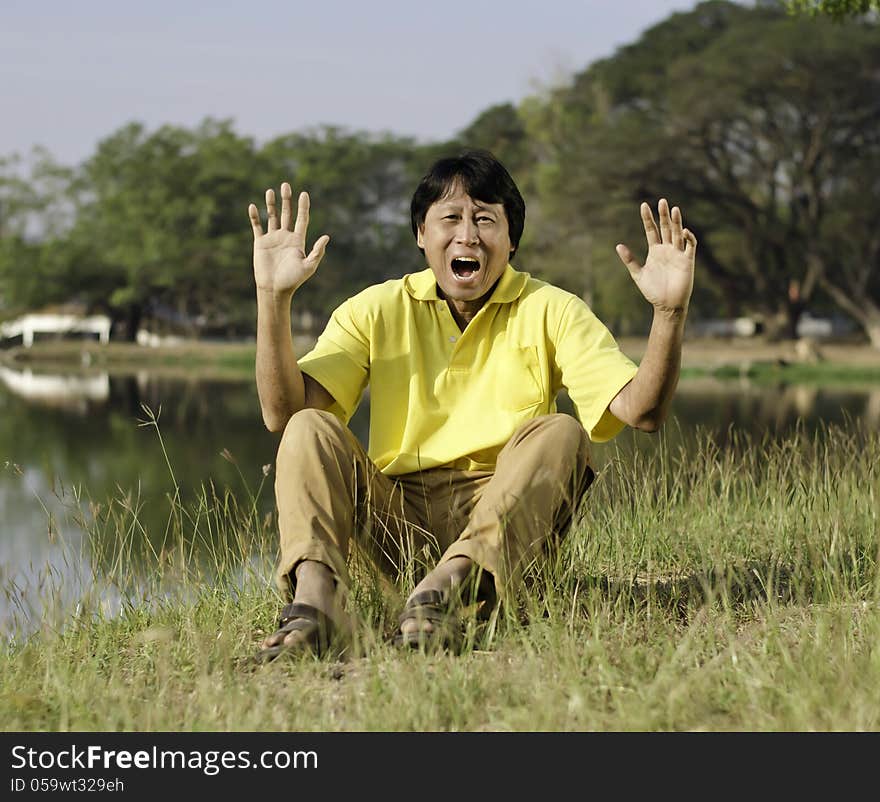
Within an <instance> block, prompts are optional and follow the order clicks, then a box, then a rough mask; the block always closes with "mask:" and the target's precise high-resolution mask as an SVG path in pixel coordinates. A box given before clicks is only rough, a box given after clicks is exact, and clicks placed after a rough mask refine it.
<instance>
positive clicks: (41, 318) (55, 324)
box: [0, 312, 111, 348]
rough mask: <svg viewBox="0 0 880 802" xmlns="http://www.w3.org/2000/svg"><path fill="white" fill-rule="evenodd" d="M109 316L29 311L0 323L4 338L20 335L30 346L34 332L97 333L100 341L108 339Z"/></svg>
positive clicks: (23, 343)
mask: <svg viewBox="0 0 880 802" xmlns="http://www.w3.org/2000/svg"><path fill="white" fill-rule="evenodd" d="M110 325H111V324H110V318H109V317H107V315H89V316H84V315H77V314H75V313H70V312H29V313H27V314H26V315H22V316H21V317H19V318H16V319H15V320H9V321H7V322H6V323H0V335H2V336H3V337H4V338H7V339H11V338H13V337H21V342H22V345H24V347H25V348H30V347H31V346H32V345H33V344H34V335H35V334H97V335H98V339H99V340H100V341H101V342H102V343H107V342H109V341H110Z"/></svg>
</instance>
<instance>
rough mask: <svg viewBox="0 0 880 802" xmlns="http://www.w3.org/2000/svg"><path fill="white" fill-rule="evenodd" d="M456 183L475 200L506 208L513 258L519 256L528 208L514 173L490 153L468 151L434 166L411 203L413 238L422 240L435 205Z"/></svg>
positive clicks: (417, 189)
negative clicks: (419, 236)
mask: <svg viewBox="0 0 880 802" xmlns="http://www.w3.org/2000/svg"><path fill="white" fill-rule="evenodd" d="M456 183H460V184H461V187H462V189H464V191H465V192H466V193H467V194H468V195H470V196H471V197H472V198H473V199H474V200H478V201H482V202H483V203H500V204H503V206H504V214H505V215H506V216H507V229H508V234H509V236H510V244H511V245H512V246H513V251H511V256H512V255H513V254H514V253H516V249H517V248H518V247H519V240H520V237H521V236H522V232H523V227H524V226H525V222H526V204H525V201H524V200H523V198H522V195H520V192H519V189H517V186H516V184H515V183H514V181H513V179H512V178H511V177H510V173H508V172H507V170H506V169H505V167H504V165H503V164H501V162H500V161H498V159H496V158H495V157H494V156H493V155H492V154H491V153H490V152H489V151H488V150H468V151H465V152H464V153H462V154H460V155H458V156H447V157H445V158H443V159H438V160H437V161H436V162H434V164H433V165H431V168H430V169H429V170H428V172H427V173H425V175H424V177H423V178H422V180H421V181H420V182H419V185H418V186H417V187H416V191H415V192H414V193H413V197H412V203H410V221H411V223H412V232H413V236H415V237H418V231H419V227H420V226H421V225H422V224H423V223H424V222H425V215H426V214H427V213H428V209H429V208H430V207H431V206H432V204H434V203H436V202H437V201H438V200H440V199H441V198H442V197H444V196H445V195H446V194H447V193H448V192H449V190H450V189H452V187H453V185H454V184H456ZM420 250H421V249H420Z"/></svg>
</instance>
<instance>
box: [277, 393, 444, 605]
mask: <svg viewBox="0 0 880 802" xmlns="http://www.w3.org/2000/svg"><path fill="white" fill-rule="evenodd" d="M275 497H276V503H277V507H278V528H279V532H280V537H281V556H280V560H279V563H278V567H277V569H276V572H275V581H276V584H277V585H278V587H279V589H280V590H281V592H282V593H284V594H285V595H288V596H289V595H290V594H291V593H292V591H293V589H294V586H295V582H296V578H295V576H294V574H293V571H294V569H295V567H296V566H297V564H298V563H300V562H301V561H303V560H316V561H317V562H321V563H324V564H325V565H327V566H329V567H330V568H331V569H332V570H333V572H334V573H335V574H336V576H337V578H338V579H340V580H341V581H342V582H343V583H344V584H345V585H346V586H348V587H350V585H351V579H350V576H349V573H348V567H347V564H348V559H349V554H350V552H351V549H352V545H353V544H357V545H358V546H359V547H362V550H363V552H364V553H365V554H366V555H367V556H368V557H369V558H370V559H371V561H372V562H373V563H375V564H376V565H378V567H379V568H380V569H382V570H383V571H384V572H385V573H388V574H393V573H394V571H395V570H396V569H397V570H399V567H400V566H401V564H402V563H403V555H404V554H406V553H408V552H409V550H410V549H418V548H420V547H421V545H422V541H423V540H425V539H426V538H427V537H428V535H427V533H426V532H425V530H424V527H423V524H422V520H421V519H420V516H419V513H418V507H417V506H414V505H413V504H412V503H406V502H405V500H404V497H403V492H402V489H401V486H400V483H399V482H396V481H395V480H393V479H392V478H390V477H388V476H385V475H384V474H383V473H382V472H381V471H379V469H378V468H377V467H376V464H375V463H374V462H373V461H372V460H371V459H370V458H369V457H368V456H367V454H366V452H365V451H364V448H363V446H362V445H361V444H360V442H359V441H358V439H357V438H356V437H355V436H354V434H353V433H352V431H351V430H350V429H349V428H348V427H347V426H345V424H343V423H342V421H340V420H339V419H338V418H337V417H336V416H335V415H333V414H332V413H330V412H324V411H321V410H316V409H304V410H302V411H300V412H297V413H296V414H295V415H293V416H292V417H291V419H290V421H289V422H288V424H287V427H286V428H285V430H284V435H283V436H282V438H281V443H280V445H279V447H278V456H277V460H276V474H275ZM359 550H360V549H359Z"/></svg>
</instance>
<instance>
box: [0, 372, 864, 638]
mask: <svg viewBox="0 0 880 802" xmlns="http://www.w3.org/2000/svg"><path fill="white" fill-rule="evenodd" d="M368 401H369V400H368V399H365V400H364V401H363V402H362V404H361V406H360V408H359V409H358V412H357V413H356V415H355V417H354V418H353V419H352V422H351V427H352V429H353V430H354V431H355V433H356V434H357V435H358V437H359V438H360V439H361V440H362V442H364V443H366V439H367V427H368V418H369V410H368ZM559 406H560V409H561V410H562V411H570V409H571V408H570V404H569V403H568V402H567V399H566V398H564V397H563V398H561V399H560V402H559ZM144 407H147V408H148V409H150V410H152V411H153V412H154V413H156V414H158V415H159V419H158V431H159V433H161V436H162V443H160V440H159V437H158V436H157V429H156V427H155V426H149V425H147V426H145V425H143V423H144V421H146V420H148V413H147V411H146V410H145V408H144ZM486 414H491V412H490V411H487V413H486ZM848 420H859V421H861V422H863V423H864V424H865V425H866V426H867V427H869V428H876V427H877V426H878V425H880V387H878V388H871V389H841V388H830V387H829V388H816V387H806V386H789V387H758V386H752V385H749V384H741V383H736V382H720V381H714V380H691V381H683V382H682V383H681V385H680V387H679V390H678V393H677V395H676V398H675V401H674V404H673V408H672V418H671V420H670V422H669V423H667V426H666V428H665V434H664V436H665V437H666V438H667V439H668V440H669V441H671V442H672V444H678V443H683V444H685V445H688V444H689V443H692V442H693V441H694V440H695V439H696V433H697V431H698V430H701V431H703V432H705V433H706V434H708V436H711V437H712V438H714V439H715V440H716V441H717V442H718V443H719V444H720V445H723V444H724V442H725V441H726V440H727V438H728V437H729V436H730V434H731V432H732V431H734V430H742V431H747V432H750V433H752V434H758V435H763V434H766V435H767V436H771V437H775V438H783V437H785V436H786V435H787V434H788V433H790V432H791V430H792V429H793V428H794V427H795V426H797V425H804V426H805V427H806V428H807V429H810V428H815V427H817V426H820V425H823V424H824V423H836V424H845V423H846V422H847V421H848ZM799 422H800V423H799ZM278 440H279V436H278V435H275V434H271V433H269V432H267V431H266V430H265V429H264V427H263V424H262V420H261V417H260V409H259V403H258V400H257V394H256V388H255V385H254V382H253V379H252V378H251V377H239V378H234V379H221V378H213V379H212V378H198V377H194V376H176V377H175V376H169V375H167V374H165V375H163V374H160V373H150V372H141V373H137V374H135V373H132V374H120V375H115V374H114V375H108V374H106V373H90V374H68V375H52V374H45V373H39V372H33V373H32V372H29V371H16V370H11V369H9V368H3V367H0V520H2V530H0V634H4V635H7V636H8V635H9V634H10V633H11V631H12V629H13V627H14V626H15V625H16V624H15V622H16V621H18V625H19V626H20V622H21V620H22V619H23V618H25V619H26V618H28V617H32V616H33V615H34V611H35V609H36V608H35V605H36V604H37V599H38V598H39V596H40V593H41V586H42V585H43V584H44V583H45V579H46V572H47V571H49V572H50V573H54V575H55V576H56V577H57V578H60V579H61V581H62V584H63V581H64V578H65V576H66V575H67V572H68V570H69V568H70V566H69V564H68V561H69V559H70V556H69V555H70V554H71V553H78V552H79V546H80V544H81V539H82V537H83V534H82V530H81V527H80V526H79V525H77V523H76V521H75V520H74V518H75V517H76V516H75V515H74V514H73V513H75V512H76V511H77V510H85V509H88V506H89V502H92V503H93V504H106V503H107V501H108V500H109V499H113V498H116V499H119V498H123V497H126V496H128V497H129V498H131V499H133V503H135V504H139V505H140V507H141V512H140V514H139V520H140V523H141V524H142V525H143V527H144V529H145V531H146V532H147V533H148V534H149V536H150V537H151V538H154V539H156V540H157V542H159V541H161V537H162V533H163V532H164V529H165V526H166V524H167V519H168V511H169V509H170V505H169V501H168V498H169V495H171V494H173V493H174V492H175V487H179V488H180V491H181V493H182V497H183V498H184V500H187V499H192V498H194V497H195V496H196V495H197V494H198V493H199V491H200V488H202V487H203V486H206V485H207V484H208V483H213V485H214V486H215V487H216V488H218V489H220V490H223V489H226V488H228V489H229V490H230V492H231V493H233V494H234V495H235V496H236V498H237V499H239V500H240V501H241V502H242V503H248V502H249V499H250V498H251V496H252V495H254V494H257V491H258V489H260V487H261V484H262V489H261V490H260V492H259V494H258V495H257V498H256V507H257V511H258V514H260V515H261V516H262V515H265V514H267V513H270V512H272V511H273V509H274V498H273V494H272V493H273V489H272V480H273V474H272V472H271V465H272V463H273V461H274V456H275V449H276V447H277V444H278ZM615 443H616V444H617V445H619V446H621V448H622V449H623V451H624V453H629V452H631V451H632V450H633V449H651V448H656V443H657V440H656V438H654V437H651V436H648V435H643V434H639V433H636V432H630V431H625V432H624V433H623V434H621V435H620V436H619V437H618V438H617V440H616V441H615ZM163 444H164V449H165V453H163ZM612 448H614V446H610V445H608V444H599V445H595V446H594V458H595V462H596V464H597V465H598V466H600V467H601V465H602V464H603V462H604V461H605V460H606V459H607V458H608V455H609V454H610V453H611V449H612ZM169 466H170V467H169ZM172 472H173V478H172ZM267 474H268V475H267ZM62 542H63V543H65V544H66V549H63V548H61V546H60V543H62ZM88 569H89V567H88V566H87V565H86V566H83V565H80V566H78V570H79V574H80V576H82V577H86V578H87V577H88V576H89V570H88ZM86 581H87V580H86ZM71 593H73V591H71Z"/></svg>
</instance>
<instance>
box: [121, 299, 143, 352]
mask: <svg viewBox="0 0 880 802" xmlns="http://www.w3.org/2000/svg"><path fill="white" fill-rule="evenodd" d="M143 317H144V307H143V306H142V305H141V304H131V305H130V306H129V307H128V308H127V309H126V310H125V337H124V339H125V341H126V342H129V343H133V342H134V341H135V339H136V338H137V333H138V329H140V327H141V320H142V319H143Z"/></svg>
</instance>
